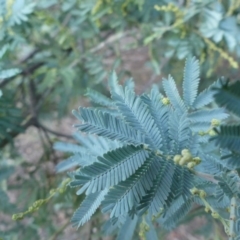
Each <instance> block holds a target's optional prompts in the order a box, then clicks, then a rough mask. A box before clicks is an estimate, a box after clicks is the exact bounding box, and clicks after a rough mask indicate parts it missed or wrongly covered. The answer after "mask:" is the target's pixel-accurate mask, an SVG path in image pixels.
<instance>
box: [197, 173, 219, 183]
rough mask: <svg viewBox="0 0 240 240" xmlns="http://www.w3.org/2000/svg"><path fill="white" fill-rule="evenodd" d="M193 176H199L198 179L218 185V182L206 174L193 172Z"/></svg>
mask: <svg viewBox="0 0 240 240" xmlns="http://www.w3.org/2000/svg"><path fill="white" fill-rule="evenodd" d="M194 174H195V175H196V176H199V177H201V178H204V179H206V180H208V181H210V182H212V183H215V184H218V182H219V181H218V180H216V179H215V178H214V177H213V176H212V175H210V174H206V173H202V172H195V171H194Z"/></svg>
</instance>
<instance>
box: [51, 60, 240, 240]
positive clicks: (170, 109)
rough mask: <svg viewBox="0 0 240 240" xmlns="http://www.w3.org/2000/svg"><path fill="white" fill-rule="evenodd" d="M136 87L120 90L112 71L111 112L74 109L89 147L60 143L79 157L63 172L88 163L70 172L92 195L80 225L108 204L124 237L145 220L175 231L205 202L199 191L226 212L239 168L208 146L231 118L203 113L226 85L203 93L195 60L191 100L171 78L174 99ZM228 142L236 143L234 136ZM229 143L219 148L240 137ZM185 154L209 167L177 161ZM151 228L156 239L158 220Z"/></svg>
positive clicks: (189, 69)
mask: <svg viewBox="0 0 240 240" xmlns="http://www.w3.org/2000/svg"><path fill="white" fill-rule="evenodd" d="M130 83H131V84H129V82H128V83H127V84H125V85H123V86H121V85H119V83H118V80H117V77H116V74H115V73H112V74H111V75H110V78H109V86H110V91H111V99H108V98H107V97H104V98H103V97H100V101H98V104H103V108H102V109H101V110H99V109H95V110H94V109H92V108H79V111H75V112H74V114H75V115H76V116H77V118H78V119H79V120H80V121H81V123H80V124H79V125H76V127H77V128H78V129H79V130H80V131H82V132H84V134H83V133H82V135H80V134H79V135H76V136H78V137H79V138H80V143H81V145H82V146H81V147H80V146H77V145H72V144H68V145H63V143H57V144H56V145H55V147H56V148H57V149H59V150H61V149H62V150H63V151H69V152H73V153H74V155H73V158H74V160H73V162H74V163H73V162H72V160H71V157H70V159H67V160H66V161H65V162H64V163H60V164H59V165H58V170H59V171H63V170H66V169H70V168H72V167H73V166H78V165H80V166H81V167H80V168H77V169H75V170H74V171H73V172H71V174H70V175H71V176H72V181H71V183H70V186H71V187H80V189H79V190H78V191H77V193H78V194H82V193H84V192H85V194H86V195H87V196H86V198H85V200H84V201H83V202H82V204H81V206H80V208H79V209H78V210H77V211H76V213H75V214H74V216H73V224H74V226H80V225H83V224H84V223H85V222H86V221H87V220H89V219H90V217H91V216H92V214H93V213H94V211H95V210H96V209H97V208H98V207H100V208H102V212H103V213H110V219H109V221H108V222H107V224H106V225H105V229H106V228H109V229H112V231H115V230H116V229H117V228H120V232H119V236H123V235H124V233H126V234H129V236H132V234H133V232H134V230H133V229H132V228H135V226H136V225H137V223H138V222H139V221H140V220H141V218H142V217H143V218H145V217H146V218H148V220H149V219H151V218H152V217H153V216H154V218H155V219H157V222H158V223H160V224H161V225H163V226H164V227H166V228H167V229H171V228H173V227H175V226H176V224H177V223H178V222H179V221H180V220H181V219H182V218H183V217H184V216H185V215H186V214H187V213H188V212H189V211H190V210H191V207H192V203H194V202H195V203H198V204H200V205H204V202H203V201H202V199H201V198H200V197H198V196H195V195H194V194H192V192H191V191H190V190H191V189H192V188H193V187H194V186H195V187H197V188H199V189H201V190H204V191H205V192H206V194H207V196H206V199H207V201H209V203H210V204H212V207H213V208H214V207H215V208H216V209H215V210H216V211H218V210H219V211H218V212H219V214H221V211H220V210H221V209H223V208H225V207H227V206H229V205H230V200H231V198H232V197H237V198H238V197H239V177H238V176H237V175H236V172H232V171H231V170H233V169H234V168H233V165H231V164H230V165H229V164H227V162H226V161H225V160H222V159H221V157H222V156H223V155H224V154H225V153H226V150H225V151H219V149H217V148H216V147H215V145H214V144H215V143H213V142H210V143H209V142H208V141H209V138H210V135H211V134H215V131H214V130H213V129H214V127H215V126H216V120H217V121H220V120H224V119H226V118H227V116H228V114H227V113H226V112H225V110H224V109H223V108H215V109H209V108H207V107H205V108H202V107H203V106H207V105H209V104H210V103H212V102H213V95H214V93H213V92H212V91H214V90H213V89H212V87H216V86H219V81H218V82H216V83H214V84H213V85H212V87H211V88H209V89H207V90H205V91H203V92H202V93H200V95H198V85H199V67H198V63H197V60H196V59H195V58H189V59H188V60H187V62H186V67H185V73H184V80H183V99H182V98H181V96H180V94H179V93H178V90H177V87H176V84H175V82H174V79H173V78H172V77H171V76H169V78H168V80H164V81H163V86H164V90H165V94H166V96H167V98H166V97H164V94H161V93H160V92H159V90H158V89H157V87H156V86H154V87H153V88H152V89H151V91H150V93H149V94H147V93H144V94H142V95H141V96H138V95H136V94H135V92H134V89H133V84H132V82H130ZM88 95H89V97H91V98H92V99H93V100H95V101H96V96H100V95H98V94H95V93H94V92H93V91H91V92H88ZM203 96H204V97H203ZM105 107H107V108H105ZM109 107H110V109H112V110H113V113H112V114H111V113H110V112H109V111H108V108H109ZM105 109H106V110H105ZM213 119H214V121H213ZM214 123H215V125H214ZM200 131H202V132H201V133H200ZM220 131H221V130H220ZM85 133H87V134H86V135H85ZM237 133H238V132H237ZM228 141H229V142H230V143H232V142H231V139H230V138H229V140H228ZM90 142H92V144H89V143H90ZM229 142H224V141H222V140H221V139H220V138H219V139H217V144H225V145H224V146H225V147H228V146H230V149H229V150H232V149H231V147H232V146H235V145H236V146H237V144H238V142H237V140H236V139H234V142H233V143H232V144H229ZM103 145H104V146H103ZM183 149H185V150H184V151H186V149H188V152H189V153H190V154H191V159H192V161H195V160H194V159H198V158H200V159H201V162H198V164H194V165H193V166H192V165H191V164H193V162H191V161H190V162H188V164H186V163H181V161H180V162H177V161H175V158H174V157H176V155H181V154H182V156H181V159H182V157H183V155H184V153H183V152H184V151H182V150H183ZM229 150H228V153H230V151H229ZM234 150H235V148H234ZM235 160H236V161H237V159H235ZM189 163H191V164H190V165H189ZM239 165H240V164H236V165H234V166H239ZM204 178H205V180H204ZM130 219H133V220H132V221H131V220H130ZM150 225H151V226H150ZM148 226H149V228H150V232H151V233H150V232H149V234H147V235H146V236H148V235H149V236H155V237H156V233H154V232H152V231H153V227H152V226H153V225H152V223H151V221H150V223H149V224H148ZM123 228H124V230H123ZM109 231H110V230H109ZM108 233H109V232H108ZM149 239H150V238H149Z"/></svg>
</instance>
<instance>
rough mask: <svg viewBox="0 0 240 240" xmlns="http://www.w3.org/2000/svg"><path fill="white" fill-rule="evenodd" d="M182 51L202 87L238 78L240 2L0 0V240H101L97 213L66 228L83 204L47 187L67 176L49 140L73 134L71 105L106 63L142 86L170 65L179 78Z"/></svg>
mask: <svg viewBox="0 0 240 240" xmlns="http://www.w3.org/2000/svg"><path fill="white" fill-rule="evenodd" d="M187 56H196V57H197V58H198V59H199V61H200V64H201V78H202V79H203V81H202V83H201V84H202V85H206V83H207V85H208V84H209V83H210V82H211V81H213V80H216V78H217V77H219V76H221V75H225V76H226V77H230V78H232V79H237V78H238V77H239V70H238V65H239V58H240V1H239V0H226V1H223V0H219V1H216V0H0V89H1V98H0V146H1V160H0V212H1V213H0V219H1V221H0V238H1V237H2V239H4V240H5V239H23V240H25V239H52V240H54V239H79V238H80V239H90V238H91V239H100V238H101V237H100V236H101V233H100V232H101V231H100V230H101V229H100V225H101V224H100V223H102V222H103V219H101V217H100V216H99V215H98V214H96V217H95V218H94V220H93V221H91V222H90V223H89V224H87V225H86V226H85V227H84V228H82V229H80V231H76V230H75V229H71V227H70V226H69V219H70V217H71V215H72V211H73V209H76V206H78V205H79V203H80V202H81V198H77V197H76V196H75V193H74V191H72V190H70V189H65V190H64V191H65V192H64V194H61V191H56V192H55V193H54V194H53V195H51V193H50V189H52V188H56V189H57V188H58V187H59V186H61V182H62V181H63V179H65V178H66V176H65V175H64V174H62V175H61V174H59V175H56V174H55V170H54V167H55V166H56V164H57V163H58V162H59V161H60V160H61V159H63V158H66V157H67V156H68V154H67V153H66V154H61V153H59V152H56V151H55V150H54V149H53V147H52V146H53V144H54V142H55V141H56V140H59V139H60V140H61V139H66V138H67V139H72V137H71V135H69V132H71V131H72V132H73V130H71V125H72V123H74V121H75V120H73V119H72V118H71V114H70V111H71V109H72V108H76V107H77V106H78V105H80V101H81V105H84V104H85V105H88V104H89V103H88V101H87V100H86V99H85V98H84V97H83V94H84V93H85V91H86V89H87V88H91V89H98V90H99V89H100V91H101V92H102V93H104V94H107V93H108V91H107V89H106V79H107V75H108V72H109V71H110V70H111V69H115V70H117V71H118V75H119V76H120V77H121V78H125V77H127V76H133V77H134V78H135V81H136V82H137V91H138V92H142V91H144V90H146V89H147V88H148V87H149V86H150V85H151V84H152V83H157V82H159V81H160V79H161V78H162V77H163V76H166V75H167V74H168V73H170V72H171V73H172V75H173V76H174V78H175V79H176V80H178V81H180V80H181V78H182V76H181V75H179V73H180V72H182V68H183V65H184V60H185V59H186V57H187ZM66 126H67V127H66ZM24 132H25V133H24ZM23 133H24V134H23ZM70 141H73V142H74V140H73V139H72V140H70ZM49 196H50V198H49V200H47V201H46V203H47V204H44V205H43V206H41V208H40V210H39V211H38V212H37V213H33V214H31V215H29V216H28V217H26V218H25V219H24V220H22V221H20V222H17V223H14V222H12V220H11V214H13V213H15V212H18V211H24V210H26V209H28V207H29V206H31V205H32V204H33V203H34V201H36V200H38V199H48V197H49ZM195 211H200V212H201V209H200V210H199V209H196V210H195ZM200 212H199V213H198V214H197V215H198V216H199V215H200ZM201 214H203V212H202V213H201ZM195 215H196V214H195V212H193V214H192V216H193V217H194V216H195ZM188 221H191V219H189V220H188ZM197 221H200V222H203V223H206V221H208V223H209V224H208V225H206V224H203V226H204V228H198V229H196V230H197V231H198V234H199V233H201V234H202V233H207V231H209V232H211V234H206V236H205V237H204V238H203V239H224V238H221V237H220V236H221V229H220V230H219V228H218V225H217V224H216V223H215V222H214V220H210V219H208V218H204V219H202V218H201V219H200V220H199V219H198V220H197ZM207 228H208V229H207ZM162 234H163V233H162ZM172 234H173V233H172ZM179 234H180V233H179ZM196 234H197V233H196ZM180 235H181V234H180ZM218 235H219V237H216V236H218ZM171 236H173V235H171ZM213 236H214V238H211V237H213ZM105 238H106V239H109V238H107V237H105ZM101 239H104V237H102V238H101ZM136 239H137V238H136ZM166 239H167V236H166ZM169 239H171V238H169ZM179 239H181V237H179ZM183 239H190V238H187V237H186V236H183ZM191 239H193V238H191ZM197 239H200V237H199V238H197Z"/></svg>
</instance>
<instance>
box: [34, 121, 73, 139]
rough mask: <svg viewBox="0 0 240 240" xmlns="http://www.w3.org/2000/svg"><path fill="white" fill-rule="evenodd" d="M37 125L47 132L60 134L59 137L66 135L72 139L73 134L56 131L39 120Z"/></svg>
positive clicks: (65, 136)
mask: <svg viewBox="0 0 240 240" xmlns="http://www.w3.org/2000/svg"><path fill="white" fill-rule="evenodd" d="M35 126H36V127H39V128H41V129H43V130H44V131H47V132H49V133H51V134H53V135H56V136H59V137H64V138H69V139H72V136H71V135H68V134H64V133H60V132H56V131H54V130H51V129H49V128H48V127H46V126H44V125H42V124H41V123H39V122H37V123H36V124H35Z"/></svg>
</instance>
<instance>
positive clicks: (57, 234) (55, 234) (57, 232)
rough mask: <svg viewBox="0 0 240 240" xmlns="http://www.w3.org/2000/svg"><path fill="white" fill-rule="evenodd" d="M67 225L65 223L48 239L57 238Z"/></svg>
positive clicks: (53, 239)
mask: <svg viewBox="0 0 240 240" xmlns="http://www.w3.org/2000/svg"><path fill="white" fill-rule="evenodd" d="M68 225H69V222H66V223H65V224H64V225H63V226H62V227H61V228H59V229H58V230H57V231H56V232H55V233H54V234H53V236H52V237H51V238H50V240H56V239H57V237H58V236H59V234H61V233H62V232H63V231H64V229H65V228H66V227H67V226H68Z"/></svg>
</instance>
